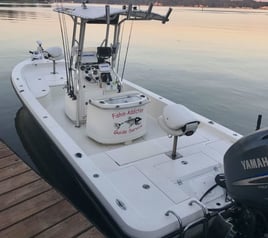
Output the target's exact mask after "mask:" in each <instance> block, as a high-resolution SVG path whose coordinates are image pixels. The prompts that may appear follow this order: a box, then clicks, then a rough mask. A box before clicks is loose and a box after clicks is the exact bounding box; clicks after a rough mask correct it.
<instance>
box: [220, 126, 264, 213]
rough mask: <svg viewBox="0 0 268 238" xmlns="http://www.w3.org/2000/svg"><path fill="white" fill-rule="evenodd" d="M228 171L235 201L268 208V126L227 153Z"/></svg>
mask: <svg viewBox="0 0 268 238" xmlns="http://www.w3.org/2000/svg"><path fill="white" fill-rule="evenodd" d="M224 171H225V178H226V185H227V191H228V193H229V195H230V196H231V197H232V198H233V199H234V200H235V201H237V202H240V203H241V204H245V205H247V206H248V207H251V208H256V209H262V210H266V211H268V129H264V130H259V131H256V132H254V133H252V134H250V135H248V136H245V137H243V138H242V139H240V140H239V141H237V142H236V143H235V144H233V145H232V146H231V147H230V148H229V150H228V151H227V152H226V154H225V156H224Z"/></svg>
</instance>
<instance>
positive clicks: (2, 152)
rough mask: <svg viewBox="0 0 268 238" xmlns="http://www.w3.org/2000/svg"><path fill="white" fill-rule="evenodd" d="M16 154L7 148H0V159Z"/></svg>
mask: <svg viewBox="0 0 268 238" xmlns="http://www.w3.org/2000/svg"><path fill="white" fill-rule="evenodd" d="M13 154H14V153H13V152H12V151H11V150H10V149H9V148H7V147H6V146H1V147H0V159H2V158H5V157H6V156H9V155H13Z"/></svg>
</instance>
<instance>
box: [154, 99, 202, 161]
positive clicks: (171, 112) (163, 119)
mask: <svg viewBox="0 0 268 238" xmlns="http://www.w3.org/2000/svg"><path fill="white" fill-rule="evenodd" d="M158 123H159V125H160V127H161V128H162V129H163V130H164V131H165V132H166V133H167V134H168V135H170V136H174V141H173V150H172V153H171V154H170V157H171V158H172V159H177V158H180V157H182V156H181V155H179V154H177V153H176V150H177V140H178V136H183V135H186V136H191V135H193V134H194V133H195V131H196V130H197V128H198V125H199V123H200V122H199V121H198V120H197V119H196V116H195V114H194V113H193V112H192V111H190V110H189V109H188V108H187V107H185V106H183V105H180V104H171V105H167V106H165V107H164V109H163V114H162V115H161V116H160V117H159V118H158Z"/></svg>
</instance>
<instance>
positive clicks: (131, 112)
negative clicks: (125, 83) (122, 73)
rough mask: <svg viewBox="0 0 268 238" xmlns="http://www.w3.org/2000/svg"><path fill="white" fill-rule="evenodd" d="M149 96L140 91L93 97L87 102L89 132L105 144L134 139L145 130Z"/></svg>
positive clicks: (93, 137) (91, 136) (87, 126)
mask: <svg viewBox="0 0 268 238" xmlns="http://www.w3.org/2000/svg"><path fill="white" fill-rule="evenodd" d="M147 103H149V98H147V97H146V96H145V95H143V94H141V93H140V92H137V91H131V92H124V93H118V94H116V95H109V96H105V97H102V98H97V99H91V100H89V103H88V105H87V122H86V130H87V135H88V136H89V137H90V138H92V139H94V140H96V141H98V142H100V143H103V144H116V143H122V142H127V141H131V140H134V139H136V138H138V137H141V136H143V135H144V134H145V133H146V113H145V106H146V104H147Z"/></svg>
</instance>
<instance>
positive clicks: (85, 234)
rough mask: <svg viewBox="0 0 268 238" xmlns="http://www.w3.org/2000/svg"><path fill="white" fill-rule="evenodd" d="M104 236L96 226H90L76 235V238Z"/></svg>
mask: <svg viewBox="0 0 268 238" xmlns="http://www.w3.org/2000/svg"><path fill="white" fill-rule="evenodd" d="M90 237H92V238H93V237H94V238H105V236H104V235H103V234H102V233H100V232H99V230H98V229H97V228H96V227H92V228H91V229H88V230H87V231H85V232H83V233H82V234H80V235H78V236H76V238H90Z"/></svg>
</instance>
